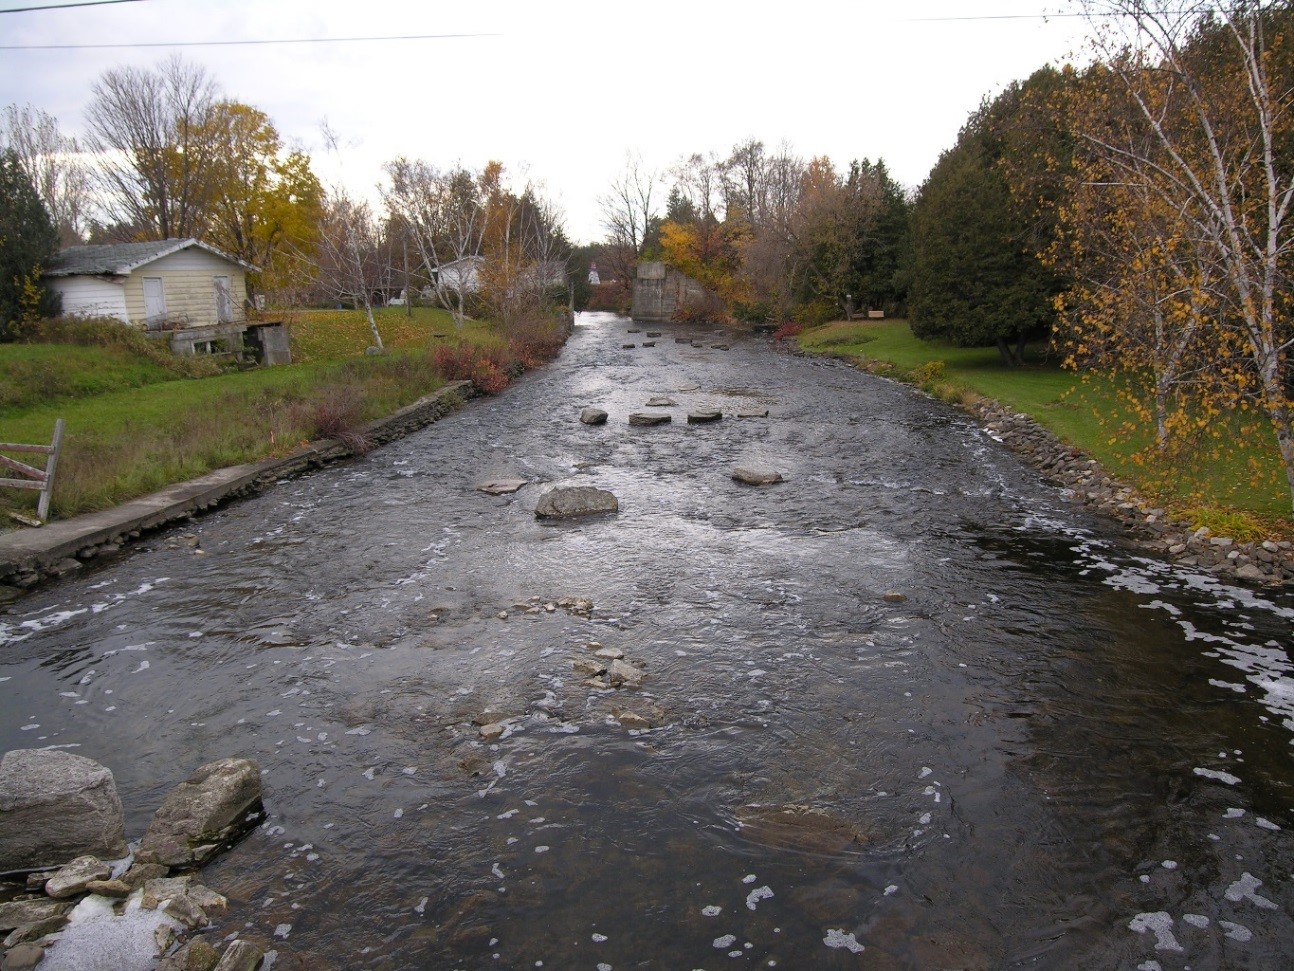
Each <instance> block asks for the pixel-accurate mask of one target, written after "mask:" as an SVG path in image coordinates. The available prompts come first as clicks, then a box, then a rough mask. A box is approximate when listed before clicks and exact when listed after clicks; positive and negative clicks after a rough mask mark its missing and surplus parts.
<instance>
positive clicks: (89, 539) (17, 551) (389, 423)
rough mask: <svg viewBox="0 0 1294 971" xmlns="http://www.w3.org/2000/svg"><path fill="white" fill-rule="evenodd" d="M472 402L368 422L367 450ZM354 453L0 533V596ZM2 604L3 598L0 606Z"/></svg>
mask: <svg viewBox="0 0 1294 971" xmlns="http://www.w3.org/2000/svg"><path fill="white" fill-rule="evenodd" d="M475 395H476V389H475V388H474V387H473V386H472V382H470V381H455V382H453V383H451V384H448V385H446V386H445V387H443V388H441V389H440V390H439V391H437V392H435V393H434V394H430V395H427V396H426V397H424V398H420V399H418V400H417V401H415V402H414V403H413V404H411V405H406V406H405V407H403V408H401V409H400V410H399V411H397V412H395V413H394V414H391V415H387V416H386V417H385V418H379V419H378V420H376V421H372V422H369V423H368V424H367V425H365V426H364V428H363V429H362V430H361V434H362V437H363V438H364V439H365V441H367V442H368V443H369V445H370V446H377V445H385V444H386V443H387V442H392V441H395V440H396V439H399V438H403V437H404V436H405V435H408V434H409V433H410V432H413V431H416V430H417V429H419V428H423V427H425V426H427V425H430V424H432V423H433V422H435V421H437V420H439V419H440V418H442V417H444V416H445V415H446V414H448V413H449V412H450V411H452V410H454V409H455V408H457V407H459V406H460V405H461V404H462V403H463V402H465V401H466V400H468V399H470V398H472V397H475ZM353 454H354V452H353V451H352V449H351V447H350V446H349V445H347V444H346V443H345V442H343V441H340V440H339V439H326V440H324V441H319V442H311V443H310V444H309V445H306V446H303V447H302V448H300V449H297V450H296V451H295V452H293V453H292V454H291V455H287V456H284V457H282V458H274V459H266V460H264V461H262V462H252V463H249V464H246V465H235V466H231V467H230V468H226V469H217V470H216V471H215V472H209V473H207V474H206V475H204V476H201V477H199V478H197V479H192V480H190V481H188V482H178V483H176V484H175V485H170V486H167V487H166V488H165V489H162V490H160V491H158V492H154V493H153V494H152V495H148V496H143V497H141V498H139V499H132V500H130V501H129V502H125V503H122V504H121V505H120V506H116V507H114V508H112V509H105V510H103V511H101V512H92V513H86V514H85V515H82V516H75V517H73V518H72V519H62V520H55V521H54V522H51V523H48V524H47V525H45V526H41V527H40V528H39V529H32V528H27V529H15V530H10V531H8V532H5V533H0V594H3V587H5V586H8V587H14V588H19V589H25V588H29V587H34V586H36V585H37V584H39V583H41V582H43V581H45V580H48V579H51V578H53V577H58V576H63V575H64V574H67V573H70V572H72V571H74V570H76V569H77V568H79V567H80V565H81V563H82V562H84V561H86V560H90V559H94V558H95V557H96V556H99V555H101V554H103V553H109V552H115V551H116V550H117V549H119V548H120V547H121V545H122V544H123V543H127V542H132V541H134V540H136V539H138V538H139V537H140V536H142V535H143V534H145V533H148V532H151V531H153V530H157V529H160V528H162V527H163V526H167V525H169V524H171V523H174V522H177V521H179V520H182V519H189V518H192V517H193V516H195V515H198V514H200V513H201V512H203V511H205V510H208V509H212V508H215V507H216V506H218V505H220V504H221V503H222V502H225V501H228V500H230V499H235V498H240V497H242V496H246V495H252V494H254V493H257V492H260V491H262V490H264V489H266V488H268V487H269V486H271V485H273V484H274V483H275V482H278V481H280V480H282V479H284V478H291V477H293V476H297V475H301V474H302V473H304V472H308V471H310V470H311V469H317V468H321V467H322V466H325V465H328V464H329V463H331V462H336V461H339V460H341V459H345V458H349V457H350V456H351V455H353ZM4 600H5V597H4V596H2V595H0V603H3V602H4Z"/></svg>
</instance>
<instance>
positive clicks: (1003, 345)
mask: <svg viewBox="0 0 1294 971" xmlns="http://www.w3.org/2000/svg"><path fill="white" fill-rule="evenodd" d="M997 352H998V353H999V354H1001V355H1002V363H1003V364H1005V365H1006V366H1007V367H1015V358H1013V357H1012V356H1011V345H1010V344H1008V343H1007V342H1006V338H1005V337H999V338H998V339H997Z"/></svg>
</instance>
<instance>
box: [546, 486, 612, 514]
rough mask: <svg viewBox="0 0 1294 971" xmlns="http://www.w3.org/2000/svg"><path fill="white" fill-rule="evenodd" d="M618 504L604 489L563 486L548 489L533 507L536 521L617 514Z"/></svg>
mask: <svg viewBox="0 0 1294 971" xmlns="http://www.w3.org/2000/svg"><path fill="white" fill-rule="evenodd" d="M619 511H620V502H619V501H618V500H617V499H616V497H615V496H614V495H612V494H611V493H610V492H607V491H606V490H605V489H595V488H593V487H592V486H563V487H559V488H557V489H550V490H549V491H548V492H545V493H544V494H543V495H542V496H540V497H539V503H538V504H537V505H536V506H535V518H537V519H573V518H575V517H578V516H598V515H601V514H603V513H611V512H619Z"/></svg>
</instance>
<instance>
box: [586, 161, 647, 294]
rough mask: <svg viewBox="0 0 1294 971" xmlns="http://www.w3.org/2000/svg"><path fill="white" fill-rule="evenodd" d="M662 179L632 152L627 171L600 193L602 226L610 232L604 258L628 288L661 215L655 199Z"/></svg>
mask: <svg viewBox="0 0 1294 971" xmlns="http://www.w3.org/2000/svg"><path fill="white" fill-rule="evenodd" d="M660 182H661V180H660V176H659V174H658V173H657V172H656V171H654V170H649V169H645V168H644V167H643V160H642V157H641V156H640V155H637V154H634V153H629V154H627V155H626V156H625V168H624V171H623V172H622V173H621V174H620V175H619V176H618V177H617V178H616V179H614V180H613V181H612V183H611V187H610V190H609V191H608V192H607V193H605V194H604V195H601V196H598V205H599V206H600V207H601V209H602V227H603V229H605V230H606V234H607V235H606V249H605V251H604V253H605V255H604V257H603V259H604V261H605V262H607V263H609V264H610V267H609V268H610V270H611V275H612V276H613V277H614V278H615V279H616V280H617V281H619V282H620V284H621V285H622V286H623V287H625V288H626V289H628V288H629V287H631V286H632V285H633V280H634V275H635V272H636V269H637V266H638V261H639V260H640V259H641V258H642V255H643V249H644V247H645V246H646V244H647V239H648V236H649V234H650V232H651V229H652V227H653V225H654V224H655V223H656V222H657V221H658V220H659V218H660V213H659V212H658V211H657V210H656V209H655V208H653V203H652V196H653V195H654V194H655V192H656V189H657V188H658V187H659V185H660Z"/></svg>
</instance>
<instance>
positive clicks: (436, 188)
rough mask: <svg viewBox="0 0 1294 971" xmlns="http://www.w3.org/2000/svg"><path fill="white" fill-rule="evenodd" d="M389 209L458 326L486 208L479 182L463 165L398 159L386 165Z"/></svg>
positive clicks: (478, 255)
mask: <svg viewBox="0 0 1294 971" xmlns="http://www.w3.org/2000/svg"><path fill="white" fill-rule="evenodd" d="M386 171H387V175H388V176H389V177H390V180H391V185H390V187H389V188H388V189H387V190H386V192H385V193H384V200H385V202H386V206H387V209H388V210H389V211H390V213H391V215H392V217H393V218H395V219H396V220H398V221H399V222H400V223H401V224H402V225H403V226H404V227H405V229H406V231H407V232H408V233H409V236H410V242H412V243H413V245H414V247H415V248H416V249H417V253H418V258H419V260H420V261H421V263H422V265H423V267H425V269H426V271H427V273H428V274H429V276H430V278H431V284H432V287H433V288H434V290H435V293H436V299H437V301H438V302H439V303H440V305H441V306H442V307H444V308H445V309H446V310H448V311H449V312H450V313H451V314H452V315H453V317H454V326H455V327H462V326H463V322H464V321H465V320H466V318H467V297H468V295H469V294H470V293H471V292H472V290H473V288H474V287H475V286H477V285H478V284H477V281H478V279H479V269H480V261H481V259H482V248H483V246H484V240H485V223H486V218H485V217H486V212H485V206H484V204H483V200H482V199H481V194H480V186H479V184H478V180H477V178H476V177H475V176H473V175H472V173H471V172H469V171H468V170H467V169H465V168H463V167H462V166H459V167H458V168H455V169H452V170H449V171H441V170H440V169H437V168H436V167H435V166H433V165H430V164H428V163H427V162H424V161H421V160H410V159H407V158H397V159H396V160H395V161H393V162H391V163H389V164H388V165H387V167H386Z"/></svg>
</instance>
